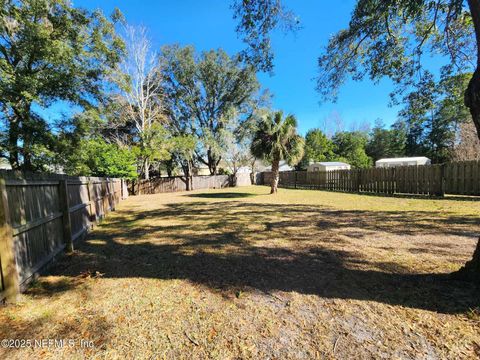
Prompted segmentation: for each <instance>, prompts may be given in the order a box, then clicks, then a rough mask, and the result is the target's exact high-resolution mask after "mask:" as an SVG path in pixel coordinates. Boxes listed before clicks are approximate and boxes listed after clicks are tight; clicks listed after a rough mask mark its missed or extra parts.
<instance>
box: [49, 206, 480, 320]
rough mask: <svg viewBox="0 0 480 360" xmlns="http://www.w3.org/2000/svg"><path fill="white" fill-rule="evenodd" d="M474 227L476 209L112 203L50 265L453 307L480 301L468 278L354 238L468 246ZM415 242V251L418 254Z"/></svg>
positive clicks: (428, 246) (220, 286) (218, 287)
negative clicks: (419, 269) (116, 207)
mask: <svg viewBox="0 0 480 360" xmlns="http://www.w3.org/2000/svg"><path fill="white" fill-rule="evenodd" d="M478 225H479V223H478V218H476V217H473V216H472V217H469V216H463V217H462V216H457V215H449V216H443V217H441V218H440V217H435V216H434V214H432V213H430V212H395V211H392V212H373V211H342V210H331V209H325V208H321V207H318V206H306V205H284V204H258V203H245V202H229V201H225V202H221V203H218V202H217V203H207V202H195V203H174V204H168V205H165V207H163V208H159V209H156V210H152V211H146V212H142V213H138V212H134V211H133V212H131V211H128V210H124V211H119V212H118V213H116V214H114V215H113V216H112V218H111V220H110V221H109V222H107V223H105V224H104V225H103V226H101V227H99V228H98V229H97V230H96V231H95V232H94V233H92V234H91V235H90V237H89V241H86V242H83V243H80V244H78V250H77V253H76V255H75V256H73V257H71V258H70V259H68V260H67V259H64V260H62V261H61V262H60V263H59V264H57V266H56V267H55V268H54V269H52V272H53V273H54V274H55V273H56V274H61V275H66V276H74V277H75V276H78V275H79V274H81V273H84V272H86V271H90V272H92V271H99V272H100V273H102V274H104V275H103V276H104V277H107V278H136V277H144V278H158V279H185V280H189V281H191V282H193V283H196V284H199V285H202V286H205V287H206V288H208V289H210V290H211V291H215V292H227V293H228V292H232V291H235V292H236V291H238V290H241V291H243V292H247V291H250V290H252V291H254V290H260V291H263V292H266V293H270V292H274V291H278V290H280V291H285V292H291V291H295V292H298V293H301V294H311V295H318V296H320V297H325V298H341V299H356V300H366V301H376V302H381V303H385V304H391V305H401V306H406V307H411V308H419V309H427V310H432V311H437V312H442V313H459V312H465V311H468V310H469V309H471V308H475V307H478V306H479V305H480V304H479V302H480V300H479V299H480V297H479V291H478V289H477V288H476V287H474V285H472V284H470V283H463V282H460V281H454V280H452V279H450V278H449V276H448V275H447V274H418V273H415V272H414V271H413V270H412V269H411V268H410V267H409V266H407V265H405V264H402V263H401V262H400V263H394V262H389V261H385V262H384V263H378V262H377V263H375V262H374V259H370V258H366V257H365V256H363V255H362V253H360V252H359V251H357V250H356V246H357V247H361V246H363V245H362V244H364V242H367V241H372V240H371V236H372V234H376V236H377V237H379V240H378V242H379V243H380V244H379V246H380V245H381V246H383V248H386V249H390V250H391V251H395V248H396V244H395V243H392V244H390V243H388V241H387V240H382V239H381V236H380V235H378V234H383V236H385V237H387V236H398V235H400V236H411V237H414V238H415V239H416V238H417V237H421V236H425V235H428V236H438V237H439V238H442V237H443V238H444V237H445V236H447V235H451V236H456V237H459V238H465V239H466V240H465V241H471V245H472V251H473V242H474V241H473V236H474V234H475V231H474V229H472V227H475V228H476V230H477V231H478V228H479V227H478ZM375 239H376V238H375ZM382 241H383V242H382ZM400 241H402V240H400ZM431 241H432V240H431V239H430V240H429V242H425V245H424V246H423V245H422V251H424V252H427V253H429V255H431V256H447V255H446V254H444V249H445V244H442V243H440V242H439V244H438V246H433V245H432V242H431ZM367 246H371V244H370V245H367ZM381 246H380V247H379V248H382V247H381ZM416 246H417V247H416V248H414V251H417V252H420V251H419V249H418V244H417V245H416ZM438 248H440V249H441V252H440V253H436V250H438ZM455 251H459V250H458V249H457V248H456V249H454V250H452V255H451V256H456V255H455V254H454V252H455ZM419 256H420V255H419ZM455 259H456V258H455ZM457 260H458V259H457ZM459 261H464V260H462V259H460V260H459Z"/></svg>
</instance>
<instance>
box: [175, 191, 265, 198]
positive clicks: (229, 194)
mask: <svg viewBox="0 0 480 360" xmlns="http://www.w3.org/2000/svg"><path fill="white" fill-rule="evenodd" d="M183 196H187V197H192V198H204V199H241V198H247V197H252V196H257V195H256V194H251V193H240V192H218V193H200V194H188V195H183Z"/></svg>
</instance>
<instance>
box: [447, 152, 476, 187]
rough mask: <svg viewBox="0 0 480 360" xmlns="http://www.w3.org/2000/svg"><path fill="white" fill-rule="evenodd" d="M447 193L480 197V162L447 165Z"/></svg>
mask: <svg viewBox="0 0 480 360" xmlns="http://www.w3.org/2000/svg"><path fill="white" fill-rule="evenodd" d="M445 191H446V192H447V193H449V194H458V195H480V161H478V160H476V161H461V162H453V163H447V164H445Z"/></svg>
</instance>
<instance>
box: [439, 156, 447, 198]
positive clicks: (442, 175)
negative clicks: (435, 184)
mask: <svg viewBox="0 0 480 360" xmlns="http://www.w3.org/2000/svg"><path fill="white" fill-rule="evenodd" d="M445 172H446V171H445V164H440V194H438V195H440V196H442V197H444V196H445V193H446V187H447V179H446V176H445Z"/></svg>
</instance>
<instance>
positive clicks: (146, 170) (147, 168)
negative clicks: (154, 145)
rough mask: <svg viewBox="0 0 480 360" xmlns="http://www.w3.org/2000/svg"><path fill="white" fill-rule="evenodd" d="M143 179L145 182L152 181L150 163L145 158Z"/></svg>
mask: <svg viewBox="0 0 480 360" xmlns="http://www.w3.org/2000/svg"><path fill="white" fill-rule="evenodd" d="M143 178H144V179H145V180H149V179H150V163H149V161H148V158H145V159H144V160H143Z"/></svg>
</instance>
